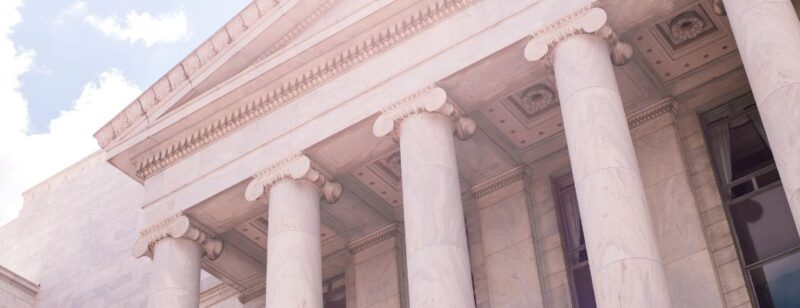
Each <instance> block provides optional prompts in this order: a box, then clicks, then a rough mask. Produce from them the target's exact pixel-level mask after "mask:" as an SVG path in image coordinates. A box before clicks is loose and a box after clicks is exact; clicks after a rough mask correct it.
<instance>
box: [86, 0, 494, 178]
mask: <svg viewBox="0 0 800 308" xmlns="http://www.w3.org/2000/svg"><path fill="white" fill-rule="evenodd" d="M479 1H481V0H438V1H436V3H433V4H431V5H429V6H428V7H427V8H422V9H420V10H419V11H418V12H417V13H415V14H412V15H409V16H408V17H407V18H405V19H403V20H402V21H401V22H398V23H396V24H394V25H392V26H390V27H387V28H384V29H381V31H378V32H375V33H373V35H372V36H371V37H369V38H367V39H366V40H364V41H362V42H360V43H358V44H355V45H354V46H352V47H351V48H348V49H347V50H344V51H342V52H341V53H339V54H338V55H335V56H332V57H331V58H329V59H328V60H326V61H325V62H324V63H323V64H320V65H319V66H317V67H314V68H311V69H309V70H307V71H303V72H298V73H297V76H296V78H293V79H290V80H289V81H286V82H283V83H281V84H280V85H276V86H275V88H274V90H272V91H271V92H269V93H266V94H264V95H262V96H261V97H258V98H256V99H254V100H252V101H243V102H240V103H239V108H238V109H236V110H234V111H233V112H230V113H228V114H224V115H221V116H220V117H219V118H218V119H217V120H216V121H213V122H212V123H210V124H207V125H204V126H202V127H199V128H196V129H194V130H193V131H191V132H189V133H187V134H186V136H184V137H183V138H182V139H181V140H179V141H177V142H175V143H172V144H170V145H168V146H165V147H164V148H162V149H161V150H159V151H158V152H157V153H154V154H152V155H149V156H148V157H145V158H144V159H141V160H138V161H135V162H133V164H134V165H135V166H136V167H137V170H136V175H137V176H138V177H139V178H141V179H146V178H148V177H150V176H152V175H154V174H156V173H158V172H160V171H162V170H164V169H165V168H167V167H168V166H170V165H172V164H174V163H175V162H177V161H180V160H181V159H183V158H184V157H186V156H188V155H190V154H192V153H195V152H197V151H199V150H200V149H203V148H205V147H206V146H208V145H210V144H211V143H213V142H215V141H217V140H219V139H221V138H223V137H225V136H227V135H229V134H230V133H232V132H234V131H236V130H237V129H239V128H241V127H243V126H245V125H247V124H249V123H251V122H253V121H255V120H256V119H259V118H260V117H261V116H263V115H266V114H268V113H270V112H272V111H273V110H275V109H277V108H279V107H281V106H284V105H286V104H288V103H290V102H292V101H294V100H295V99H297V98H299V97H301V96H303V95H304V94H306V93H308V92H309V91H311V90H313V89H316V88H318V87H320V86H322V85H324V84H326V83H328V82H330V81H332V80H334V79H336V77H338V76H340V75H342V74H344V73H347V72H349V71H351V70H352V69H354V68H355V67H357V66H358V65H360V64H363V63H365V62H367V61H369V60H370V59H373V58H375V57H376V56H378V55H380V54H383V53H384V52H386V51H387V50H389V49H391V48H394V47H395V46H397V45H399V44H400V43H402V42H405V41H406V40H408V39H409V38H411V37H413V36H414V35H416V34H418V33H420V32H423V31H425V30H427V29H429V28H430V27H433V26H434V25H436V24H438V23H439V22H441V21H443V20H445V19H447V18H449V17H450V16H452V15H454V14H456V13H458V12H460V11H462V10H464V9H465V8H467V7H469V6H471V5H473V4H475V3H478V2H479ZM98 140H99V139H98ZM101 143H102V141H101Z"/></svg>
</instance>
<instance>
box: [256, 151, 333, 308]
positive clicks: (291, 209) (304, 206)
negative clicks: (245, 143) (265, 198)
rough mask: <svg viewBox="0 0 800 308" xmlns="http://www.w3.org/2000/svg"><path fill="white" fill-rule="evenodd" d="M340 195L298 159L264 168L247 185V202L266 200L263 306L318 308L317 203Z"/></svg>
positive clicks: (315, 169) (305, 160) (326, 179)
mask: <svg viewBox="0 0 800 308" xmlns="http://www.w3.org/2000/svg"><path fill="white" fill-rule="evenodd" d="M341 192H342V187H341V185H339V184H338V183H336V182H333V181H331V180H330V177H329V176H326V175H325V174H324V173H323V172H322V171H321V170H320V169H319V168H318V167H316V166H314V165H312V163H311V161H310V160H309V159H308V157H306V156H302V155H300V156H295V157H292V158H290V159H288V160H284V161H282V162H280V163H278V164H277V165H274V166H272V167H270V168H268V169H267V170H265V171H264V172H262V173H260V174H258V175H257V176H256V178H255V179H253V181H252V182H251V183H250V184H249V185H248V187H247V191H246V198H247V199H248V200H255V199H257V198H258V197H260V196H261V195H262V194H264V193H266V194H268V195H269V214H268V215H269V227H268V230H267V236H268V239H267V280H266V294H265V297H266V306H267V307H286V308H321V307H322V253H321V247H320V233H319V232H320V227H319V224H320V221H319V206H320V198H322V197H323V196H324V198H325V199H326V201H328V202H330V203H333V202H335V201H336V200H337V199H338V198H339V196H341Z"/></svg>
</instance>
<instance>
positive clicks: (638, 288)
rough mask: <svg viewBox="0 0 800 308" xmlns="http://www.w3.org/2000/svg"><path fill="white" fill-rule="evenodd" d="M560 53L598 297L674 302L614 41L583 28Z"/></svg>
mask: <svg viewBox="0 0 800 308" xmlns="http://www.w3.org/2000/svg"><path fill="white" fill-rule="evenodd" d="M553 52H554V59H553V60H554V63H553V68H554V70H555V75H556V83H557V86H558V92H559V98H560V100H561V111H562V114H563V118H564V131H565V133H566V137H567V147H568V149H569V157H570V163H571V165H572V173H573V177H574V179H575V187H576V190H577V194H578V203H579V207H580V215H581V220H582V224H583V228H584V234H585V236H586V245H587V249H588V253H589V264H590V267H591V272H592V281H593V284H594V292H595V296H596V301H597V304H598V306H599V307H670V298H669V293H668V289H667V283H666V278H665V275H664V269H663V266H662V264H661V260H660V256H659V252H658V246H657V242H656V237H655V231H654V229H653V225H652V220H651V218H650V213H649V210H648V208H647V203H646V198H645V193H644V187H643V184H642V179H641V175H640V173H639V168H638V165H637V161H636V153H635V152H634V148H633V142H632V140H631V136H630V131H629V129H628V122H627V119H626V117H625V111H624V109H623V105H622V99H621V98H620V94H619V88H618V86H617V82H616V79H615V77H614V71H613V68H612V63H611V60H610V55H609V52H608V44H607V42H606V41H605V40H603V39H602V38H600V37H598V36H596V35H576V36H573V37H570V38H568V39H566V40H565V41H563V42H561V43H559V44H558V45H557V47H555V50H554V51H553Z"/></svg>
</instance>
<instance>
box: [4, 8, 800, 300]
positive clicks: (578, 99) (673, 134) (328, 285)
mask: <svg viewBox="0 0 800 308" xmlns="http://www.w3.org/2000/svg"><path fill="white" fill-rule="evenodd" d="M764 16H770V17H764ZM764 20H768V22H764ZM764 33H769V35H765V34H764ZM798 53H800V22H798V18H797V12H796V11H795V7H793V6H792V3H791V1H789V0H757V1H743V0H720V1H714V0H702V1H698V0H670V1H656V0H652V1H651V0H647V1H631V0H611V1H591V0H525V1H482V0H413V1H390V0H386V1H350V0H304V1H300V0H294V1H292V0H287V1H271V0H255V1H253V2H252V3H250V4H249V5H248V6H247V7H246V8H245V9H243V10H242V11H241V13H240V14H238V15H237V16H235V17H234V18H233V19H231V21H230V22H228V23H227V24H226V25H225V26H224V27H223V28H222V29H220V31H218V32H217V33H216V34H214V35H213V36H212V37H211V38H209V39H208V40H207V41H206V42H205V43H204V44H202V45H201V46H199V47H198V48H197V49H196V50H195V51H193V52H192V53H191V54H190V55H189V56H187V57H186V59H184V60H183V61H181V62H180V63H178V64H177V65H176V66H175V67H174V68H173V69H172V70H170V71H169V72H168V73H167V74H166V75H165V76H164V77H163V78H161V79H159V80H158V81H157V82H156V83H154V85H153V86H152V87H151V88H148V89H147V90H145V91H144V92H143V93H142V95H141V96H140V97H138V98H137V99H136V100H135V101H134V102H132V103H131V104H130V105H129V106H128V107H127V108H125V109H124V110H123V111H122V112H121V113H120V114H118V115H117V116H115V117H114V118H113V119H111V120H110V121H109V123H108V124H107V125H105V126H104V127H102V128H101V129H100V130H99V131H98V132H97V134H96V135H95V137H96V138H97V140H98V143H99V144H100V146H101V147H102V150H101V151H99V152H98V153H95V154H93V155H92V156H90V157H88V158H86V159H84V160H83V161H81V162H78V163H77V164H76V165H74V166H72V167H70V168H68V169H67V170H65V171H63V172H61V173H59V174H57V175H54V176H53V177H52V178H51V179H48V180H47V181H45V182H44V183H42V184H40V185H38V186H36V187H34V188H32V189H31V190H29V191H28V192H26V194H25V207H24V208H23V211H22V213H21V215H20V217H19V218H18V219H17V220H16V221H13V222H11V223H9V224H8V225H6V226H2V227H0V265H3V266H6V267H8V268H9V269H12V270H14V271H15V272H16V273H17V274H13V273H11V272H10V271H6V270H5V268H3V267H0V278H2V279H0V281H4V283H3V284H2V285H0V307H6V306H8V307H220V308H221V307H314V308H327V307H331V308H354V307H356V308H366V307H398V308H399V307H413V308H419V307H479V308H482V307H495V308H500V307H575V306H576V303H577V302H576V299H575V298H576V295H575V291H574V287H573V285H574V281H573V278H572V276H571V274H570V270H571V269H570V268H571V267H570V264H569V261H568V258H569V256H566V255H565V249H566V248H565V247H567V246H566V245H567V242H566V241H567V240H566V235H565V233H566V232H567V231H565V230H564V226H563V221H562V220H559V219H560V218H559V217H560V216H559V215H561V214H558V213H559V212H558V207H559V206H560V203H559V202H560V201H559V200H558V198H557V197H556V196H555V193H554V192H555V184H554V180H555V179H556V178H559V177H561V176H565V175H569V174H571V176H572V178H573V179H574V183H575V191H576V193H577V200H578V205H579V210H580V219H581V221H582V228H583V232H584V233H585V237H586V239H585V241H586V243H585V246H586V249H587V252H588V256H587V261H586V262H588V264H589V266H590V269H591V278H592V282H593V283H592V285H593V288H594V298H595V300H596V303H597V304H598V306H600V307H757V300H756V299H755V298H754V297H753V296H754V295H753V294H754V293H753V291H752V290H751V288H750V282H748V278H747V275H746V271H745V270H744V269H743V266H742V262H741V260H740V257H739V253H738V250H737V247H738V246H736V245H737V244H736V242H735V240H734V238H735V235H734V234H733V231H732V229H731V226H730V224H731V223H730V222H729V219H728V218H727V217H726V212H725V210H724V209H725V203H724V202H723V199H722V197H721V196H722V194H721V192H720V189H719V188H718V187H719V186H718V182H717V180H716V178H715V171H714V168H713V167H712V165H713V163H712V159H711V156H710V154H709V146H708V145H707V142H708V141H707V140H706V138H705V137H704V133H703V127H702V123H701V121H700V118H699V114H701V113H703V112H705V111H708V110H710V109H712V108H714V107H717V106H721V105H724V104H725V103H727V102H729V101H731V100H733V99H735V98H737V97H741V96H743V95H752V96H753V97H754V99H755V102H756V104H757V107H758V110H759V111H760V112H761V115H762V118H763V123H764V129H765V131H766V135H767V137H768V139H769V144H770V146H771V147H772V151H773V153H774V155H775V159H776V167H777V169H778V171H779V173H780V176H781V179H782V181H783V182H782V183H783V186H784V188H785V192H786V195H787V199H788V200H789V205H790V208H791V213H792V214H793V215H794V217H795V221H796V222H798V223H797V224H796V225H797V226H800V170H798V168H800V158H798V157H797V155H793V154H792V153H795V152H797V151H798V149H799V148H798V147H799V146H800V138H798V134H800V114H798V112H800V107H798V105H797V104H796V103H795V102H796V101H797V98H796V97H795V96H797V95H799V94H798V93H797V91H796V86H797V78H798V76H800V74H798V73H799V72H798V71H797V69H798V67H800V65H797V64H796V63H795V62H796V61H797V60H794V58H793V57H792V56H793V55H794V54H798ZM751 91H752V94H750V92H751ZM6 272H8V273H6ZM8 277H12V278H10V279H9V278H8ZM21 277H26V278H27V279H30V280H31V281H34V282H35V284H34V283H30V282H25V281H26V280H25V279H24V278H21ZM19 281H22V283H20V282H19ZM4 305H5V306H4ZM26 305H27V306H26Z"/></svg>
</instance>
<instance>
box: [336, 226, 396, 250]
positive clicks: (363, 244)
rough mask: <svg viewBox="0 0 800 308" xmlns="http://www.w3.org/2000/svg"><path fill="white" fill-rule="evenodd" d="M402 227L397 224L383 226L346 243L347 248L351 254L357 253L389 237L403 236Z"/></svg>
mask: <svg viewBox="0 0 800 308" xmlns="http://www.w3.org/2000/svg"><path fill="white" fill-rule="evenodd" d="M403 235H404V234H403V229H402V227H400V226H399V225H397V224H391V225H389V226H387V227H384V228H382V229H380V230H378V231H375V232H373V233H372V234H370V235H367V236H365V237H363V238H361V239H358V240H355V241H353V242H351V243H350V244H348V245H347V250H349V251H350V253H352V254H358V253H359V252H361V251H364V250H366V249H367V248H370V247H372V246H375V245H378V244H380V243H382V242H383V241H385V240H388V239H391V238H395V237H397V238H402V237H403Z"/></svg>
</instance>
